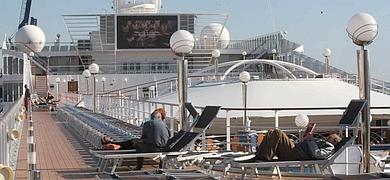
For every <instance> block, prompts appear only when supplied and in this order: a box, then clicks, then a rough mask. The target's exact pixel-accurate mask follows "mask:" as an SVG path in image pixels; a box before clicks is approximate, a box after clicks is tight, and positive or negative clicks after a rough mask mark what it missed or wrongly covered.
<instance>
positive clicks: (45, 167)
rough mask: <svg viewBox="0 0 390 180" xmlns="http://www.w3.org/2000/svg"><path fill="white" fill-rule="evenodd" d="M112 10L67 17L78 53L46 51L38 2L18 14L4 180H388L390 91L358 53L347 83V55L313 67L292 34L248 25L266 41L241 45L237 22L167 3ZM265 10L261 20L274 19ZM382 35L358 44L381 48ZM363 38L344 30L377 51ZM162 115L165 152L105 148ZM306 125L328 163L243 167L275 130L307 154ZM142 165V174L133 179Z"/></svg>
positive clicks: (0, 145) (61, 41) (57, 42)
mask: <svg viewBox="0 0 390 180" xmlns="http://www.w3.org/2000/svg"><path fill="white" fill-rule="evenodd" d="M110 2H112V3H113V4H112V6H111V5H110V7H111V8H112V12H108V11H106V12H105V13H97V14H65V15H62V19H63V22H64V23H65V28H66V30H67V33H68V35H69V38H70V39H67V38H66V36H65V37H64V34H60V33H59V32H56V33H58V34H56V35H55V39H54V41H53V42H47V41H50V40H49V39H50V38H49V37H50V35H49V33H47V32H43V30H44V29H45V28H43V27H42V29H41V28H40V27H38V23H37V19H35V18H33V17H31V20H30V17H29V16H30V14H29V13H30V9H31V4H32V0H22V8H21V13H20V14H21V17H20V19H19V21H21V22H20V24H19V26H18V30H17V32H15V33H13V34H12V35H11V36H10V37H7V36H6V35H5V38H4V42H3V44H2V47H1V60H0V180H3V179H5V180H14V179H18V180H24V179H28V180H40V179H42V180H46V179H47V180H52V179H81V180H84V179H105V180H112V179H169V180H171V179H278V178H283V179H355V180H360V179H379V178H382V177H386V176H389V177H390V155H389V150H390V111H389V109H390V82H386V81H384V80H381V79H376V78H372V77H370V75H369V74H370V73H369V72H367V71H368V66H365V65H363V64H365V63H363V61H365V62H368V57H367V56H366V55H367V54H366V55H365V50H364V47H363V46H362V47H363V48H362V49H361V50H360V54H359V58H358V59H359V63H358V64H359V65H358V68H359V69H358V73H354V72H347V71H346V70H343V69H341V67H336V65H337V63H336V62H337V61H339V59H336V58H337V57H344V56H337V54H338V53H339V54H340V52H341V51H340V50H337V49H336V48H335V49H334V55H333V56H332V58H330V57H331V52H332V51H331V50H330V49H329V48H325V52H324V53H323V56H324V57H325V61H324V60H323V59H319V58H314V57H313V56H315V55H313V54H312V53H315V52H306V51H304V45H303V44H300V43H297V42H295V41H292V40H290V39H289V38H288V37H287V31H286V30H283V29H278V30H277V29H275V27H273V29H272V32H269V33H266V34H264V32H263V31H262V30H261V29H257V28H252V27H251V26H250V24H257V25H261V26H267V24H266V23H265V22H264V21H263V20H261V19H260V18H259V19H257V17H256V16H253V15H251V17H248V18H245V19H242V22H245V21H244V20H250V21H248V22H252V19H256V22H260V23H247V24H245V26H243V27H242V28H243V29H244V30H245V31H249V30H254V31H255V32H253V33H263V34H259V35H255V36H252V37H247V38H244V39H235V38H237V37H233V35H236V34H235V33H232V34H230V32H229V31H230V30H234V28H231V29H230V27H229V26H230V25H231V24H230V23H228V19H229V17H231V16H230V15H228V14H225V13H216V12H219V11H218V10H212V11H211V13H191V12H188V11H185V12H182V13H181V12H177V13H160V10H161V8H162V4H161V0H113V1H110ZM78 3H80V2H78ZM83 3H84V1H83ZM197 3H198V2H197ZM208 3H209V2H208ZM235 3H236V2H235ZM239 3H242V2H239ZM267 3H268V8H270V5H269V4H270V3H271V2H270V1H267ZM294 3H295V2H294ZM226 4H228V3H226ZM242 4H244V3H242ZM297 4H299V3H297ZM94 5H96V4H94ZM245 6H248V4H245ZM67 7H68V6H67ZM69 7H70V6H69ZM90 7H92V6H90ZM93 7H95V6H93ZM258 7H261V9H258V8H257V9H256V10H255V11H254V12H257V13H256V14H258V15H259V16H260V13H258V11H264V10H265V8H267V7H262V6H258ZM189 8H190V7H189ZM53 9H54V8H53ZM229 9H230V8H229ZM290 9H294V8H290ZM104 10H105V9H104ZM164 10H165V7H164ZM240 11H241V10H240ZM248 11H249V10H248ZM42 12H46V11H42ZM264 12H266V11H264ZM270 12H272V11H270ZM286 12H288V11H286ZM295 13H297V12H293V13H290V14H288V16H294V17H300V16H299V14H295ZM22 15H24V17H22ZM306 15H307V14H305V16H306ZM321 16H324V15H323V11H322V10H321ZM5 17H8V16H5ZM353 17H355V18H356V17H366V19H369V20H370V19H371V20H373V17H371V16H370V15H369V14H365V13H359V14H357V15H355V16H353ZM243 18H244V17H243ZM233 19H234V18H233ZM240 19H241V18H240ZM340 19H341V17H340ZM353 19H354V18H352V20H353ZM42 20H43V18H42ZM30 21H31V22H30ZM45 21H47V20H46V19H45ZM374 21H375V20H373V21H372V22H371V23H369V24H368V25H367V24H366V25H364V26H363V27H364V28H367V27H368V28H371V30H369V31H364V32H362V33H366V32H369V33H370V35H371V36H373V38H375V37H376V36H377V23H376V22H374ZM296 22H297V21H296V20H294V22H293V23H295V24H294V26H295V25H300V26H302V27H303V28H305V29H308V30H309V29H310V28H307V27H309V25H308V24H306V23H305V24H299V23H296ZM299 22H304V21H302V20H299ZM324 22H325V21H324ZM352 22H354V21H352ZM273 24H275V23H273ZM324 24H327V23H324ZM273 26H274V25H273ZM312 26H313V27H315V26H316V25H312ZM56 28H58V27H56ZM228 28H229V30H228ZM326 29H327V30H329V27H327V28H326ZM352 29H353V28H352ZM311 31H312V30H310V32H311ZM350 31H351V32H350ZM360 31H361V30H360V28H357V29H353V30H351V28H347V32H348V36H350V38H351V39H352V41H353V42H354V43H367V44H363V45H364V46H366V45H368V44H369V43H371V42H372V40H371V41H367V42H366V41H361V40H358V41H356V40H357V38H358V37H359V36H360V35H361V34H358V33H360ZM265 32H267V31H265ZM314 32H315V31H314ZM329 32H332V33H336V32H334V31H333V29H332V31H329ZM46 33H47V34H46ZM338 33H345V31H343V32H338ZM357 34H358V35H357ZM231 35H232V36H231ZM241 35H244V34H240V38H243V37H241ZM289 35H290V34H289ZM291 35H293V36H294V33H291ZM354 35H357V37H354ZM236 36H237V35H236ZM329 36H330V35H329ZM332 36H333V35H332ZM52 37H54V36H52ZM335 37H336V36H335ZM294 38H296V37H291V39H294ZM318 38H326V36H325V35H324V36H322V35H321V36H318ZM67 41H68V42H67ZM317 41H318V42H317ZM305 43H306V42H305ZM316 44H323V43H322V42H321V39H317V37H316ZM323 45H326V44H325V43H324V44H323ZM360 45H362V44H360ZM336 47H337V46H336ZM317 48H318V47H314V49H317ZM330 48H331V47H330ZM332 48H333V47H332ZM308 49H312V50H313V47H310V48H308ZM341 50H342V51H345V54H347V52H346V50H347V49H341ZM363 50H364V51H363ZM343 53H344V52H343ZM309 54H312V55H310V56H309ZM320 57H322V56H320ZM350 58H351V57H348V58H347V59H350ZM330 59H331V60H332V61H329V60H330ZM342 60H343V59H342ZM330 62H332V64H330ZM374 62H378V61H374ZM364 67H367V68H364ZM363 71H364V73H363ZM366 76H367V77H366ZM373 77H374V76H373ZM363 92H364V93H363ZM363 94H364V95H363ZM26 106H27V107H29V108H27V109H28V111H26V108H25V107H26ZM157 108H163V109H164V111H165V112H166V117H165V118H162V120H164V123H166V125H167V128H168V129H169V133H170V134H169V136H170V137H169V140H167V141H168V142H166V144H167V145H162V146H163V147H158V151H157V152H153V153H140V152H136V153H134V151H135V149H132V150H124V151H121V150H106V149H105V146H102V142H101V140H102V137H108V138H111V139H113V140H114V141H124V140H129V139H132V138H141V135H142V134H143V132H142V130H143V129H142V128H143V125H144V124H145V122H147V121H149V120H150V119H152V115H151V112H154V110H155V109H157ZM206 109H208V110H210V109H211V111H207V110H206ZM309 121H310V122H311V123H309ZM312 123H315V124H316V127H315V130H314V132H313V137H314V138H317V140H324V141H325V140H327V136H328V135H329V134H331V133H338V134H339V135H340V141H339V143H338V145H335V146H334V147H333V149H332V150H331V153H330V154H328V156H327V158H315V157H314V155H313V153H311V152H310V153H311V154H310V155H309V152H306V155H307V156H311V157H310V158H301V157H296V158H295V159H300V161H298V160H296V161H282V160H283V158H281V157H279V159H278V157H276V156H275V157H273V158H274V159H270V160H271V161H270V162H268V161H267V162H264V161H259V162H256V163H247V162H245V161H238V159H240V158H241V160H243V159H245V158H243V157H242V156H245V157H246V158H248V156H254V153H255V152H256V150H258V149H257V147H260V144H261V143H262V142H264V141H263V140H264V137H265V136H266V134H267V131H268V130H269V129H276V128H277V129H281V130H282V131H283V132H285V133H286V134H287V136H288V137H289V138H290V139H291V142H290V143H301V142H303V141H305V137H304V132H305V129H306V128H308V125H309V124H312ZM363 124H364V125H363ZM164 130H165V129H164ZM167 134H168V133H166V134H165V136H164V137H165V138H168V135H167ZM170 143H171V144H170ZM162 144H163V143H162ZM316 145H317V144H316ZM156 149H157V146H156ZM318 149H319V148H318ZM318 149H317V150H318ZM277 151H279V149H278V150H277ZM278 153H279V154H278V155H280V154H281V153H280V152H278ZM276 154H277V153H276ZM139 157H143V158H145V161H144V168H143V169H142V170H135V169H136V168H135V165H136V163H137V162H136V161H137V158H139ZM286 159H288V158H286ZM363 172H371V173H363Z"/></svg>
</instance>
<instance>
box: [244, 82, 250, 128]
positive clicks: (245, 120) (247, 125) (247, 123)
mask: <svg viewBox="0 0 390 180" xmlns="http://www.w3.org/2000/svg"><path fill="white" fill-rule="evenodd" d="M242 94H243V95H242V101H243V105H244V116H243V124H244V127H245V130H250V127H249V122H248V118H247V114H246V105H247V84H246V83H242Z"/></svg>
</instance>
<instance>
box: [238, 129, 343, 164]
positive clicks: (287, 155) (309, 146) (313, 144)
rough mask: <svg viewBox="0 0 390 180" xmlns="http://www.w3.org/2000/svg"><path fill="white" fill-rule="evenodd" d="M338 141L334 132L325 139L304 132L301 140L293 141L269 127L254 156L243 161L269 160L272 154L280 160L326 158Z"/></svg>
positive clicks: (339, 139)
mask: <svg viewBox="0 0 390 180" xmlns="http://www.w3.org/2000/svg"><path fill="white" fill-rule="evenodd" d="M340 141H341V138H340V136H338V135H337V134H335V133H333V134H330V135H329V136H328V137H327V140H326V141H324V140H320V139H317V138H313V135H312V134H306V135H304V139H303V141H302V142H299V143H294V141H293V140H292V139H290V138H288V136H287V134H286V133H284V132H283V131H281V130H280V129H271V130H269V131H268V132H267V134H266V136H265V137H264V139H263V141H262V142H261V143H260V145H259V146H258V147H257V151H256V156H255V157H253V158H252V159H248V160H245V162H255V161H256V160H262V161H271V160H273V158H274V156H276V157H278V160H281V161H295V160H296V161H300V160H315V159H326V158H328V157H329V156H330V155H332V154H333V153H334V149H335V146H336V145H337V144H338V143H339V142H340Z"/></svg>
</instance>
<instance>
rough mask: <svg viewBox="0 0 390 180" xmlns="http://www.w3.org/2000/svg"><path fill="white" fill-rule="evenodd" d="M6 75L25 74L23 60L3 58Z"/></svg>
mask: <svg viewBox="0 0 390 180" xmlns="http://www.w3.org/2000/svg"><path fill="white" fill-rule="evenodd" d="M3 69H4V74H23V59H20V58H15V57H3Z"/></svg>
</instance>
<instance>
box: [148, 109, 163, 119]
mask: <svg viewBox="0 0 390 180" xmlns="http://www.w3.org/2000/svg"><path fill="white" fill-rule="evenodd" d="M150 119H152V120H157V119H160V120H162V117H161V113H159V112H158V111H153V112H152V114H151V115H150Z"/></svg>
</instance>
